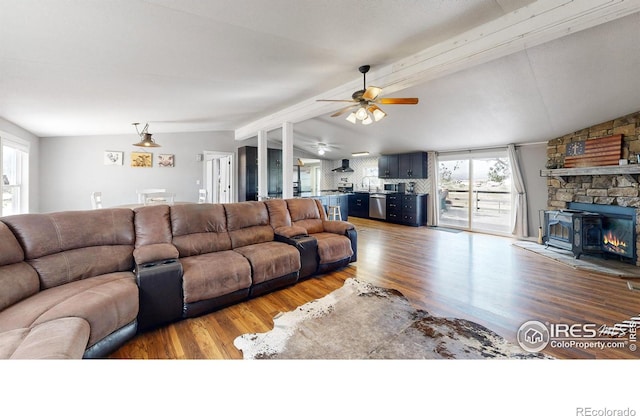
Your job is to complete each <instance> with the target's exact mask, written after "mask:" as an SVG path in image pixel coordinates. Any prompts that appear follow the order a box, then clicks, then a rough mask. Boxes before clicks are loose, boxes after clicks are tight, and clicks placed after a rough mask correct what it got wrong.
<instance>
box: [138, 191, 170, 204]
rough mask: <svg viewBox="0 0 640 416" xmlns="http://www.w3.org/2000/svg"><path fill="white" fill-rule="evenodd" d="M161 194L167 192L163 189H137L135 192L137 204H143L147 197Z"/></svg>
mask: <svg viewBox="0 0 640 416" xmlns="http://www.w3.org/2000/svg"><path fill="white" fill-rule="evenodd" d="M161 192H167V190H166V189H164V188H148V189H139V190H137V191H136V193H137V194H138V203H139V204H144V203H145V202H146V200H147V195H149V194H156V193H161Z"/></svg>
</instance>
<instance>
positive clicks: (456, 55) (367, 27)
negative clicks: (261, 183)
mask: <svg viewBox="0 0 640 416" xmlns="http://www.w3.org/2000/svg"><path fill="white" fill-rule="evenodd" d="M0 10H1V11H2V12H1V13H0V117H2V118H4V119H6V120H9V121H11V122H13V123H15V124H17V125H19V126H21V127H23V128H24V129H26V130H29V131H31V132H32V133H34V134H36V135H37V136H40V137H51V136H73V135H99V134H132V133H133V132H134V129H133V127H132V126H131V123H133V122H142V123H144V122H149V123H150V125H151V127H150V131H151V132H153V133H156V132H189V131H211V130H232V131H234V133H235V136H236V138H237V139H239V140H244V139H246V138H250V137H252V135H253V134H256V133H257V130H258V129H264V130H268V131H269V136H270V137H272V138H273V140H278V137H279V128H278V125H279V123H282V122H284V121H291V122H293V123H294V145H295V146H296V147H298V148H301V149H306V150H313V149H314V148H315V145H316V144H317V143H319V142H323V143H327V144H331V145H333V146H334V150H333V151H332V152H331V153H330V154H327V155H326V156H329V157H331V158H342V157H348V156H349V155H350V154H351V153H352V152H355V151H363V150H367V151H370V152H371V153H372V154H377V153H391V152H402V151H413V150H453V149H462V148H476V147H487V146H494V145H502V144H506V143H525V142H535V141H542V140H548V139H549V138H552V137H556V136H559V135H562V134H565V133H568V132H571V131H574V130H576V129H578V128H581V127H585V126H588V125H591V124H596V123H598V122H600V121H605V120H608V119H611V118H614V117H617V116H620V115H624V114H627V113H631V112H635V111H639V110H640V77H638V76H637V72H638V68H640V43H639V42H638V39H640V12H639V11H640V1H638V0H615V1H614V0H581V1H580V2H578V1H570V0H554V1H550V0H538V1H533V0H465V1H462V0H422V1H419V0H395V1H391V0H383V1H370V0H342V1H338V0H314V1H300V0H270V1H264V0H234V1H203V0H179V1H178V0H146V1H142V0H112V1H103V2H97V1H83V0H26V1H25V0H0ZM363 64H369V65H371V73H370V74H368V75H367V84H369V85H377V86H381V87H383V94H384V95H385V96H389V97H393V96H400V97H418V98H419V99H420V103H419V104H418V105H416V106H400V105H398V106H386V107H385V108H384V110H385V111H386V112H387V114H388V116H387V117H386V118H384V119H383V120H382V121H380V122H377V123H374V124H371V125H368V126H362V125H352V124H350V123H348V122H346V121H345V120H344V117H330V116H329V115H330V114H331V113H334V112H335V111H336V110H337V109H339V108H341V105H339V104H340V103H337V104H327V103H319V102H317V101H316V100H317V99H318V98H332V99H336V98H345V99H346V98H349V97H350V95H351V93H352V92H353V91H355V90H357V89H360V88H361V87H362V75H361V74H360V73H359V72H358V67H359V66H360V65H363Z"/></svg>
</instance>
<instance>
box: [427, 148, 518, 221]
mask: <svg viewBox="0 0 640 416" xmlns="http://www.w3.org/2000/svg"><path fill="white" fill-rule="evenodd" d="M438 180H439V182H438V196H439V198H438V205H439V219H438V223H439V224H440V225H441V226H446V227H454V228H462V229H467V230H470V231H483V232H490V233H496V234H508V233H509V231H510V228H511V221H512V217H511V216H512V212H513V210H512V205H513V202H512V201H513V199H512V195H511V172H510V169H509V159H508V157H507V152H506V150H504V151H500V150H496V151H482V152H466V153H463V154H461V153H452V154H445V155H439V156H438Z"/></svg>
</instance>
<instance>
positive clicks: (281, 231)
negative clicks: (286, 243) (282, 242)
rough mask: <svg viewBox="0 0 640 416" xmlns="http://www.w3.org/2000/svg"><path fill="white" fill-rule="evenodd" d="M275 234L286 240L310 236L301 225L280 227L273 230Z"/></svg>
mask: <svg viewBox="0 0 640 416" xmlns="http://www.w3.org/2000/svg"><path fill="white" fill-rule="evenodd" d="M273 232H274V233H275V234H276V235H279V236H282V237H286V238H293V237H299V236H306V235H308V234H307V229H306V228H304V227H300V226H299V225H287V226H283V227H278V228H276V229H275V230H273Z"/></svg>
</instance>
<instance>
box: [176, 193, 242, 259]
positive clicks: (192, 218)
mask: <svg viewBox="0 0 640 416" xmlns="http://www.w3.org/2000/svg"><path fill="white" fill-rule="evenodd" d="M171 230H172V231H171V232H172V234H173V245H175V246H176V248H177V249H178V252H179V253H180V257H188V256H196V255H198V254H206V253H212V252H216V251H222V250H230V249H231V239H230V238H229V233H228V232H227V218H226V216H225V211H224V207H223V206H222V204H184V205H173V206H171Z"/></svg>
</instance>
